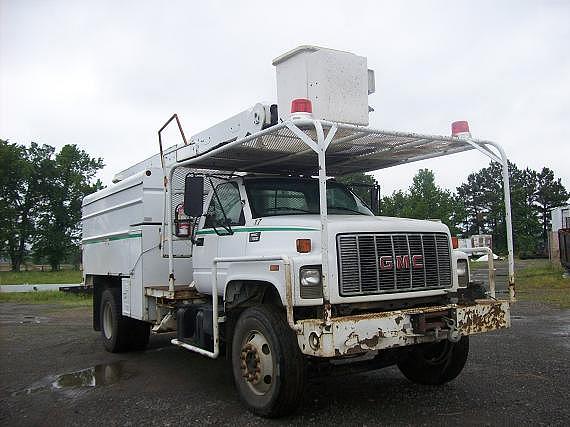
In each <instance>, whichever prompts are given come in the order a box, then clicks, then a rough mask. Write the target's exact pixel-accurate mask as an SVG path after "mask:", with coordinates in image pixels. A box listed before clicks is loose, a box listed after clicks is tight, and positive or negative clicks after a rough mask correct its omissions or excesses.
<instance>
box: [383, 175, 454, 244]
mask: <svg viewBox="0 0 570 427" xmlns="http://www.w3.org/2000/svg"><path fill="white" fill-rule="evenodd" d="M381 206H382V214H383V215H387V216H396V217H404V218H416V219H440V220H441V221H442V222H443V223H444V224H446V225H447V226H448V227H449V228H450V230H451V232H452V233H453V234H456V233H458V232H460V229H459V228H458V227H457V222H456V221H457V218H458V217H462V216H463V213H462V210H461V209H458V208H463V205H462V204H460V205H459V206H458V203H457V201H456V198H455V196H454V195H453V194H452V193H451V192H450V191H449V190H445V189H442V188H441V187H439V186H438V185H437V184H436V182H435V176H434V174H433V172H432V171H430V170H429V169H420V170H419V171H418V172H417V173H416V175H415V176H414V178H413V180H412V185H411V186H410V188H409V189H408V191H407V192H402V191H396V192H394V193H392V195H391V196H386V197H384V198H382V204H381Z"/></svg>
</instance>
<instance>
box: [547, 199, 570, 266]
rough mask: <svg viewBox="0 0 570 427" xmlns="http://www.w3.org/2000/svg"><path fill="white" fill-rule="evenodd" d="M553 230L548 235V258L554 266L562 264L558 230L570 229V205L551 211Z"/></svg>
mask: <svg viewBox="0 0 570 427" xmlns="http://www.w3.org/2000/svg"><path fill="white" fill-rule="evenodd" d="M550 220H551V230H550V231H549V233H548V256H549V258H550V261H551V262H552V263H553V264H560V246H559V242H558V230H560V229H561V228H570V205H566V206H559V207H557V208H552V209H550Z"/></svg>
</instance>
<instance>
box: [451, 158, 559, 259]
mask: <svg viewBox="0 0 570 427" xmlns="http://www.w3.org/2000/svg"><path fill="white" fill-rule="evenodd" d="M501 172H502V167H501V165H500V164H499V163H496V162H492V163H491V164H490V165H489V167H487V168H483V169H481V170H480V171H478V172H475V173H472V174H470V175H469V176H468V178H467V182H466V183H464V184H462V185H461V186H460V187H458V188H457V194H458V196H459V198H460V199H462V200H463V202H464V204H465V209H466V223H467V227H466V229H467V231H468V233H469V234H479V233H489V234H492V235H493V241H494V246H495V247H494V249H495V250H496V251H497V252H504V251H506V225H505V205H504V200H503V185H502V175H501ZM509 180H510V186H511V188H510V191H511V213H512V223H513V241H514V245H515V251H516V252H517V253H519V254H528V253H532V254H534V253H537V252H542V251H544V250H545V247H546V242H547V235H546V233H547V230H548V226H549V221H550V209H551V208H552V207H554V206H557V205H561V204H564V203H565V202H566V200H567V199H568V192H567V191H566V189H565V188H564V186H563V185H562V183H561V180H560V179H555V178H554V173H553V172H552V171H551V170H550V169H548V168H543V169H542V171H541V172H536V171H535V170H532V169H530V168H526V169H524V170H521V169H519V168H517V166H516V165H515V164H513V163H510V162H509Z"/></svg>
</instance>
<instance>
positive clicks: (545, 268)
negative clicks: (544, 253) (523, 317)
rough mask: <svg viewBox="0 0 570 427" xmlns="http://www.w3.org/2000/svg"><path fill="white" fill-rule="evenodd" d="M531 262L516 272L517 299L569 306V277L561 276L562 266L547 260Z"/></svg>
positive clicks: (562, 306)
mask: <svg viewBox="0 0 570 427" xmlns="http://www.w3.org/2000/svg"><path fill="white" fill-rule="evenodd" d="M533 264H535V265H532V266H528V267H526V268H524V269H522V270H521V271H518V272H517V274H516V293H517V299H519V300H521V301H540V302H545V303H548V304H553V305H557V306H558V307H561V308H570V278H567V279H564V278H563V277H562V273H563V270H562V268H557V267H554V266H552V265H551V264H550V262H549V261H548V260H544V261H541V262H540V263H533Z"/></svg>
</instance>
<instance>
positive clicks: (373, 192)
mask: <svg viewBox="0 0 570 427" xmlns="http://www.w3.org/2000/svg"><path fill="white" fill-rule="evenodd" d="M370 206H371V207H372V213H373V214H374V215H380V186H379V185H374V186H372V187H371V188H370Z"/></svg>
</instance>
